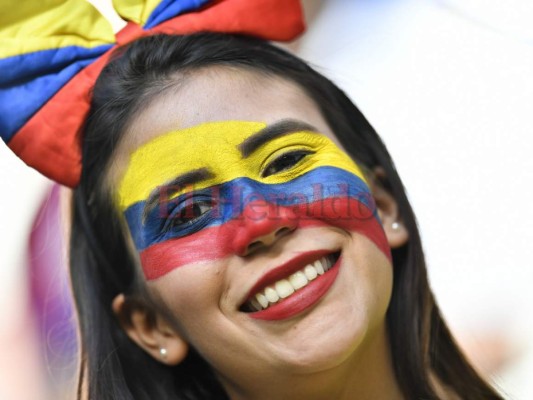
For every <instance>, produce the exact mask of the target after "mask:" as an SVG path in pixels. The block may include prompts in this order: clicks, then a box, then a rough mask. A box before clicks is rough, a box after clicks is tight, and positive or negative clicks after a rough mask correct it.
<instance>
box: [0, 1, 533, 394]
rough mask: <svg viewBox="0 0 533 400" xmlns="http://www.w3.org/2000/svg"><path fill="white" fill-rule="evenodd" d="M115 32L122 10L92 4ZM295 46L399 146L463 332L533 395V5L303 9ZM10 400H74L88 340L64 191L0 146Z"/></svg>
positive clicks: (4, 344) (504, 383)
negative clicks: (68, 261) (70, 278)
mask: <svg viewBox="0 0 533 400" xmlns="http://www.w3.org/2000/svg"><path fill="white" fill-rule="evenodd" d="M91 2H92V3H93V4H95V5H96V6H97V7H98V8H99V9H100V10H101V12H102V13H104V15H106V16H107V17H108V18H109V19H110V20H111V22H112V23H113V26H114V27H115V29H116V30H118V29H120V27H121V26H122V25H123V22H122V21H121V20H120V19H119V18H118V16H116V14H114V13H113V10H112V8H111V6H110V1H108V0H93V1H91ZM303 4H304V7H305V12H306V15H307V20H308V25H309V28H308V31H307V33H306V34H305V35H304V36H303V37H302V38H301V39H299V40H298V41H296V42H294V43H292V44H290V45H289V48H290V49H291V50H292V51H295V52H296V53H297V54H298V55H300V56H301V57H303V58H304V59H306V60H308V61H309V62H311V63H312V64H313V65H314V66H315V67H316V68H317V69H318V70H319V71H321V72H322V73H324V74H325V75H326V76H328V77H330V78H331V79H333V80H334V81H335V82H336V83H337V84H338V85H339V86H340V87H341V88H343V89H344V90H345V91H346V92H347V93H348V94H349V96H350V97H351V98H352V100H354V102H355V103H356V104H357V105H358V106H359V108H360V109H361V110H362V111H363V113H364V114H365V115H366V117H367V118H368V119H369V120H370V122H371V123H372V124H373V126H374V127H375V128H376V130H377V131H378V133H380V135H381V136H382V138H383V139H384V141H385V143H386V144H387V146H388V148H389V150H390V152H391V154H392V156H393V158H394V160H395V161H396V164H397V168H398V170H399V172H400V175H401V177H402V178H403V180H404V183H405V185H406V187H407V190H408V194H409V197H410V199H411V201H412V204H413V206H414V209H415V212H416V213H417V215H418V220H419V224H420V227H421V231H422V238H423V241H424V245H425V251H426V254H427V258H428V264H429V274H430V280H431V285H432V287H433V289H434V291H435V293H436V297H437V300H438V302H439V304H440V306H441V308H442V310H443V313H444V315H445V317H446V319H447V321H448V322H449V324H450V326H451V328H452V330H453V332H454V333H455V335H456V336H457V337H458V339H459V342H460V343H461V345H462V346H463V348H464V349H465V351H466V353H467V354H468V356H469V357H470V358H471V359H472V360H473V362H474V363H475V365H476V367H477V368H478V370H479V371H481V373H482V374H484V375H485V376H486V377H488V379H490V380H491V381H492V382H493V383H494V384H495V385H496V386H497V387H498V388H499V389H500V391H501V392H502V393H503V394H504V396H505V397H506V398H508V399H514V400H529V399H532V398H533V344H532V342H531V339H530V338H532V337H533V261H532V260H533V246H532V245H531V244H532V243H533V205H532V204H533V190H532V189H531V187H530V185H531V182H533V172H532V171H533V157H532V156H531V154H532V153H533V139H532V138H531V137H532V133H533V132H532V130H533V73H532V71H533V23H532V21H533V2H532V1H530V0H507V1H506V2H505V3H504V2H502V1H496V0H484V1H482V0H425V1H422V0H328V1H322V0H303ZM0 182H1V183H2V184H1V188H0V190H1V193H2V196H1V198H0V221H1V222H0V224H1V225H0V227H1V228H0V400H26V399H28V400H40V399H51V398H54V399H57V398H72V396H71V395H70V393H72V388H73V386H72V385H73V382H74V379H75V373H76V363H75V355H76V333H75V330H74V329H73V315H72V310H71V305H70V300H69V287H68V282H67V280H66V278H65V266H64V264H65V250H64V242H65V241H64V239H63V238H64V236H65V235H64V232H65V229H66V224H65V223H62V222H61V218H60V214H61V210H62V209H63V211H64V209H65V207H66V204H67V203H68V195H69V193H68V191H67V190H65V189H61V188H59V187H53V186H52V183H51V182H49V181H48V180H46V179H45V178H43V177H42V176H41V175H39V174H38V173H37V172H35V171H33V170H30V169H29V168H27V167H26V166H25V165H24V164H23V163H22V162H21V161H19V160H18V159H17V158H16V157H15V156H14V155H13V154H12V153H11V152H10V151H9V149H8V148H7V147H6V146H5V145H4V144H3V143H2V144H0Z"/></svg>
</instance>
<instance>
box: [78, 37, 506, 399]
mask: <svg viewBox="0 0 533 400" xmlns="http://www.w3.org/2000/svg"><path fill="white" fill-rule="evenodd" d="M209 66H232V67H237V68H244V69H248V70H252V71H257V72H260V73H266V74H269V75H272V76H277V77H281V78H283V79H286V80H288V81H292V82H294V83H296V84H297V85H298V86H299V87H301V88H302V89H303V90H304V91H305V92H306V93H307V94H308V95H309V97H310V98H311V99H313V100H314V102H315V103H316V105H317V106H318V107H319V109H320V111H321V112H322V114H323V116H324V117H325V119H326V121H327V122H328V124H329V125H330V127H331V129H332V130H333V132H334V133H335V135H336V136H337V137H338V139H339V140H340V142H341V143H342V145H343V146H344V148H345V149H346V151H347V152H348V153H349V154H350V156H351V157H353V158H354V159H355V160H357V161H358V162H359V163H361V164H362V165H363V166H365V167H366V168H368V169H369V170H372V169H373V168H376V167H381V168H383V169H384V171H385V175H386V178H384V179H383V181H382V182H381V183H382V185H383V186H384V187H385V188H386V189H387V190H388V191H389V192H390V193H391V194H392V195H393V197H394V198H395V199H396V201H397V203H398V206H399V212H400V215H401V218H402V221H403V222H404V224H405V226H406V228H407V230H408V231H409V241H408V243H407V244H406V245H405V246H403V247H401V248H399V249H396V250H394V251H393V262H394V283H393V293H392V298H391V302H390V305H389V309H388V311H387V328H388V332H389V334H388V339H389V343H390V348H391V353H392V362H393V367H394V372H395V375H396V378H397V381H398V383H399V385H400V388H401V390H402V392H403V394H404V396H405V397H406V398H408V399H438V398H439V397H438V395H437V393H436V390H435V387H434V384H432V378H435V379H436V380H437V381H438V382H439V383H440V384H441V385H443V386H444V387H448V388H450V389H451V390H452V391H453V392H455V393H456V394H457V395H458V396H459V397H460V398H468V399H469V400H476V399H480V400H481V399H483V400H486V399H501V397H500V396H499V395H498V394H497V393H496V392H495V391H494V390H493V389H492V388H491V387H490V386H489V385H488V384H486V383H485V382H484V381H483V380H482V379H481V378H480V377H479V376H478V374H477V373H476V372H475V371H474V369H473V368H472V367H471V366H470V365H469V363H468V362H467V361H466V360H465V358H464V356H463V355H462V353H461V351H460V350H459V348H458V346H457V345H456V343H455V342H454V340H453V338H452V336H451V334H450V332H449V330H448V328H447V326H446V324H445V322H444V321H443V319H442V317H441V315H440V312H439V309H438V307H437V305H436V303H435V300H434V297H433V295H432V293H431V290H430V288H429V284H428V278H427V273H426V266H425V261H424V254H423V251H422V245H421V241H420V236H419V232H418V228H417V224H416V219H415V215H414V213H413V210H412V209H411V206H410V204H409V201H408V199H407V196H406V193H405V190H404V187H403V185H402V182H401V180H400V178H399V176H398V173H397V172H396V169H395V167H394V163H393V162H392V160H391V157H390V155H389V153H388V152H387V149H386V148H385V145H384V144H383V142H382V141H381V139H380V138H379V137H378V135H377V134H376V132H375V131H374V129H373V128H372V127H371V126H370V124H369V123H368V121H367V120H366V119H365V117H364V116H363V115H362V114H361V112H360V111H359V110H358V109H357V108H356V107H355V106H354V104H353V103H352V102H351V101H350V99H348V97H347V96H346V95H345V94H344V93H343V92H342V91H341V90H340V89H338V88H337V87H336V86H335V85H334V84H333V83H332V82H330V81H329V80H328V79H326V78H325V77H323V76H322V75H320V74H319V73H317V72H316V71H314V70H313V69H312V68H310V67H309V66H308V65H307V64H306V63H305V62H303V61H301V60H300V59H298V58H297V57H295V56H293V55H291V54H289V53H288V52H286V51H284V50H282V49H280V48H278V47H275V46H273V45H270V44H268V43H267V42H264V41H262V40H258V39H253V38H247V37H239V36H231V35H224V34H215V33H198V34H193V35H188V36H167V35H157V36H150V37H147V38H143V39H140V40H137V41H135V42H134V43H131V44H129V45H126V46H124V47H122V48H119V49H118V50H117V51H116V53H115V55H114V57H113V59H112V61H111V62H110V63H109V64H108V65H107V66H106V67H105V68H104V70H103V71H102V73H101V75H100V77H99V78H98V80H97V82H96V85H95V87H94V92H93V98H92V105H91V110H90V114H89V117H88V119H87V123H86V126H85V129H84V132H83V139H82V147H83V158H82V160H83V166H82V176H81V182H80V185H79V187H78V188H77V189H76V190H75V192H74V211H73V221H72V235H71V262H70V263H71V275H72V282H73V290H74V294H75V298H76V304H77V309H78V315H79V324H80V329H81V355H82V357H81V368H80V385H79V390H78V397H80V398H82V397H85V396H82V392H83V391H85V390H88V398H89V399H91V400H93V399H95V400H105V399H157V400H164V399H224V398H227V395H226V394H225V393H224V390H223V389H222V387H221V385H220V384H219V383H218V381H217V380H216V378H215V376H214V373H213V372H212V370H211V367H210V366H209V365H208V364H207V363H206V362H205V361H204V360H203V359H202V358H201V357H200V356H199V355H198V354H197V353H196V352H195V351H194V349H193V350H191V352H190V353H189V354H188V356H187V357H186V359H185V360H184V362H182V363H181V364H180V365H178V366H176V367H168V366H164V365H163V364H161V363H159V362H157V361H155V360H154V359H153V358H152V357H151V356H149V355H148V354H146V353H145V352H144V351H143V350H141V349H140V348H139V347H138V346H137V345H135V344H134V343H133V342H132V341H131V340H130V339H129V338H128V337H127V336H126V334H125V333H124V331H123V330H122V329H121V327H120V326H119V323H118V322H117V319H116V317H115V316H114V314H113V312H112V310H111V303H112V300H113V298H114V297H115V296H116V295H118V294H119V293H125V294H126V295H129V296H131V297H133V298H135V297H137V298H139V299H140V300H142V301H149V298H148V296H147V295H146V291H145V286H144V284H143V278H142V277H140V276H139V273H138V272H137V271H138V269H136V267H135V263H134V262H133V261H132V260H131V259H130V257H131V256H130V252H129V251H128V247H127V244H126V240H125V238H124V235H123V233H122V230H121V226H120V223H119V218H118V214H117V211H116V209H115V208H114V206H113V201H112V198H111V194H110V193H109V192H108V190H105V177H106V171H107V167H108V166H109V165H110V162H111V160H112V157H113V153H114V151H115V149H116V147H117V144H118V143H119V141H120V140H121V137H122V135H123V133H124V130H125V126H126V125H127V123H128V122H129V121H130V120H131V119H132V116H133V115H134V114H135V112H136V111H137V110H138V109H139V108H140V107H141V106H142V105H143V104H146V102H147V101H150V99H151V98H153V97H154V96H156V95H157V94H158V93H160V92H161V91H162V90H164V89H165V88H167V87H169V86H171V85H172V84H173V82H174V81H175V79H176V73H186V72H189V71H193V70H197V69H198V68H202V67H209ZM82 386H83V387H82Z"/></svg>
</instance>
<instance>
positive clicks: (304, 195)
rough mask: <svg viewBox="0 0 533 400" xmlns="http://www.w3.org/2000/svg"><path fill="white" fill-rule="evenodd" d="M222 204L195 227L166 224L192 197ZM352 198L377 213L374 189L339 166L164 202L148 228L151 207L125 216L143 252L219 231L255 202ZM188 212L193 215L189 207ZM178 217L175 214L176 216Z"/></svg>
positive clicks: (139, 206)
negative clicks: (279, 181)
mask: <svg viewBox="0 0 533 400" xmlns="http://www.w3.org/2000/svg"><path fill="white" fill-rule="evenodd" d="M193 197H194V199H198V200H201V201H208V200H209V199H210V198H212V197H214V198H215V201H216V202H217V203H218V204H216V207H215V208H213V209H212V210H211V211H208V212H206V213H205V214H203V215H202V216H201V217H200V218H198V219H197V220H195V222H194V223H191V224H189V225H185V226H183V227H178V228H172V229H169V230H168V231H167V232H164V231H163V226H164V224H165V223H168V222H169V221H171V220H172V219H173V218H175V216H176V215H177V214H178V213H176V212H175V208H176V207H178V205H179V204H184V203H185V204H187V202H188V204H189V207H190V201H191V198H193ZM335 197H339V198H342V197H344V198H346V197H349V198H352V199H356V200H358V201H359V202H360V203H362V204H364V205H365V206H366V207H368V208H369V209H371V210H374V208H375V207H374V204H373V199H372V196H371V194H370V190H369V188H368V186H367V185H366V184H365V182H363V180H362V179H360V178H359V177H357V176H356V175H354V174H353V173H350V172H347V171H345V170H343V169H340V168H336V167H330V166H326V167H319V168H316V169H314V170H312V171H309V172H307V173H305V174H303V175H301V176H299V177H297V178H295V179H293V180H291V181H288V182H285V183H282V184H265V183H262V182H258V181H255V180H252V179H249V178H237V179H234V180H232V181H229V182H225V183H223V184H221V185H217V186H212V187H210V188H206V189H201V190H198V191H195V192H194V191H193V192H192V193H186V194H183V195H180V196H178V197H176V198H175V199H171V200H169V201H163V204H160V205H159V206H157V207H156V208H155V209H154V210H152V211H151V212H150V213H149V214H148V215H147V216H146V221H145V222H144V224H143V212H144V206H145V202H144V201H142V202H138V203H135V204H133V205H132V206H130V207H128V209H126V211H125V212H124V215H125V218H126V221H127V223H128V226H129V228H130V232H131V234H132V238H133V241H134V243H135V246H136V248H137V249H138V250H139V251H142V250H144V249H146V248H147V247H149V246H151V245H154V244H156V243H161V242H165V241H167V240H170V239H175V238H179V237H183V236H187V235H190V234H192V233H194V232H197V231H199V230H201V229H203V228H206V227H213V226H219V225H221V224H224V223H226V222H228V221H230V220H231V219H233V218H236V217H238V216H239V215H241V213H242V211H243V209H244V207H245V206H246V205H247V204H249V203H251V202H253V201H258V200H259V201H266V202H268V203H271V204H275V205H278V206H291V205H296V204H305V203H307V204H311V203H315V202H317V201H320V200H324V199H330V198H335ZM188 211H191V209H190V208H189V209H188ZM173 214H174V215H173Z"/></svg>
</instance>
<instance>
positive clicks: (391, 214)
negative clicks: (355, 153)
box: [369, 167, 409, 249]
mask: <svg viewBox="0 0 533 400" xmlns="http://www.w3.org/2000/svg"><path fill="white" fill-rule="evenodd" d="M385 179H386V175H385V170H384V169H383V168H381V167H378V168H376V169H374V171H373V174H372V176H371V177H370V179H369V181H370V182H369V183H370V190H371V191H372V196H373V197H374V200H375V202H376V208H377V211H378V215H379V218H380V219H381V223H382V225H383V230H384V231H385V235H386V236H387V240H388V242H389V246H390V247H391V249H396V248H398V247H401V246H403V245H404V244H405V243H407V241H408V240H409V232H408V231H407V228H406V226H405V224H404V223H403V221H402V220H401V217H400V215H399V213H398V203H396V200H395V199H394V197H392V195H391V194H390V193H389V192H388V191H387V190H386V189H385V188H384V187H383V185H382V183H381V182H383V181H384V180H385Z"/></svg>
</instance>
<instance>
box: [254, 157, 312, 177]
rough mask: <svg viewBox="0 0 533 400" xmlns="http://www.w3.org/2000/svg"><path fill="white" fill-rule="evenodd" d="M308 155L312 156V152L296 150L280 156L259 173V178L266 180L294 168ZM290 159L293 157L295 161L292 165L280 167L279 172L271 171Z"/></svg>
mask: <svg viewBox="0 0 533 400" xmlns="http://www.w3.org/2000/svg"><path fill="white" fill-rule="evenodd" d="M309 154H313V152H312V151H308V150H296V151H290V152H288V153H285V154H282V155H281V156H279V157H278V158H276V159H275V160H274V161H272V162H271V163H270V164H268V165H267V166H266V167H265V169H264V170H263V172H262V173H261V176H262V177H263V178H266V177H267V176H270V175H274V174H277V173H279V172H282V171H286V170H288V169H290V168H292V167H294V166H296V165H297V164H298V163H299V162H300V161H302V160H303V159H304V158H305V157H306V156H308V155H309ZM290 157H293V160H294V159H296V161H294V162H293V163H292V164H289V165H286V166H282V168H281V169H279V170H274V171H272V168H274V167H276V166H279V164H281V163H282V162H284V161H287V160H288V159H289V158H290Z"/></svg>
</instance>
